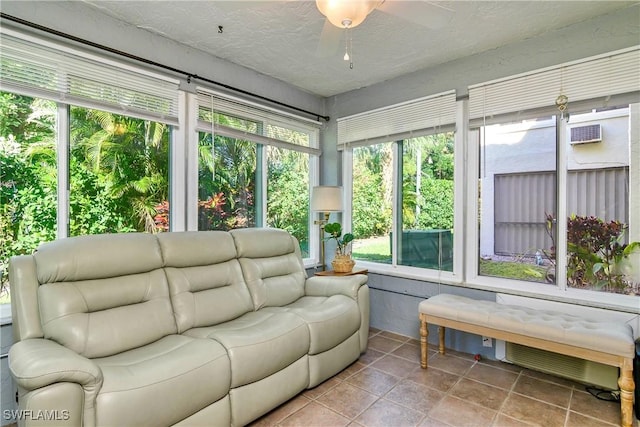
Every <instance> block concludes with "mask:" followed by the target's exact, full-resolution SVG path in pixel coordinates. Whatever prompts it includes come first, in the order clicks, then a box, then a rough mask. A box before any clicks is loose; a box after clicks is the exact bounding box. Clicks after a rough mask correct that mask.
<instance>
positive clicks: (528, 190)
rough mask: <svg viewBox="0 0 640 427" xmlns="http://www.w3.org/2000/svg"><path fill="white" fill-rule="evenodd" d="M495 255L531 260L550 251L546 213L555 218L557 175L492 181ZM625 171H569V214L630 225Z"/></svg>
mask: <svg viewBox="0 0 640 427" xmlns="http://www.w3.org/2000/svg"><path fill="white" fill-rule="evenodd" d="M494 180H495V193H494V194H495V197H494V207H495V214H494V221H495V223H494V227H495V228H494V233H495V247H494V251H495V253H496V254H499V255H529V256H533V255H535V252H536V250H537V249H540V248H545V249H548V248H550V246H551V239H550V238H549V236H548V235H547V233H546V231H545V213H546V212H551V213H555V210H556V190H555V186H556V184H555V172H536V173H521V174H506V175H496V176H495V178H494ZM628 183H629V169H628V168H625V167H621V168H607V169H591V170H579V171H569V173H568V176H567V212H568V213H569V215H571V214H575V215H579V216H596V217H598V218H602V219H604V220H605V221H611V220H615V219H617V220H619V221H621V222H622V223H625V224H627V223H628V212H629V184H628Z"/></svg>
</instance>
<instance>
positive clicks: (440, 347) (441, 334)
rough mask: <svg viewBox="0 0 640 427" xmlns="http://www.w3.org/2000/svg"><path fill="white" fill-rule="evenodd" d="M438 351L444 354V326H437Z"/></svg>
mask: <svg viewBox="0 0 640 427" xmlns="http://www.w3.org/2000/svg"><path fill="white" fill-rule="evenodd" d="M438 350H439V351H440V354H444V326H438Z"/></svg>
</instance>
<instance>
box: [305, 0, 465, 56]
mask: <svg viewBox="0 0 640 427" xmlns="http://www.w3.org/2000/svg"><path fill="white" fill-rule="evenodd" d="M316 7H317V8H318V10H319V11H320V13H322V14H323V15H324V16H325V17H326V21H325V24H324V27H323V28H322V34H321V35H320V42H319V44H318V48H317V51H316V54H317V55H318V56H321V57H327V56H331V55H333V54H335V53H336V51H337V49H338V47H339V45H340V41H341V39H342V35H343V33H344V43H345V55H344V59H345V60H350V57H351V53H350V50H351V46H350V44H351V43H350V41H351V34H350V30H351V29H353V28H354V27H356V26H358V25H360V24H362V23H363V22H364V20H365V19H366V18H367V16H368V15H369V14H370V13H371V12H373V11H374V10H379V11H381V12H383V13H387V14H390V15H393V16H397V17H399V18H402V19H404V20H406V21H408V22H413V23H415V24H418V25H421V26H424V27H427V28H431V29H438V28H442V27H444V26H445V25H447V23H449V21H450V20H451V17H452V15H453V12H454V11H453V9H450V8H448V7H446V6H443V5H441V4H438V3H434V2H430V1H424V0H423V1H403V0H316ZM350 67H351V68H353V63H350Z"/></svg>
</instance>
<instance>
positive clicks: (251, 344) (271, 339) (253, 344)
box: [212, 324, 308, 348]
mask: <svg viewBox="0 0 640 427" xmlns="http://www.w3.org/2000/svg"><path fill="white" fill-rule="evenodd" d="M300 328H304V329H305V330H308V329H307V325H306V324H302V325H300V326H296V327H295V328H294V329H290V330H288V331H286V332H284V333H282V334H279V335H277V336H275V337H271V338H269V339H267V340H262V341H252V342H251V343H250V344H245V345H234V346H232V347H227V346H225V348H243V347H253V346H255V345H256V344H262V343H266V342H269V341H273V340H274V339H277V338H281V337H283V336H286V335H289V334H290V333H292V332H294V331H296V330H298V329H300ZM212 338H214V339H215V338H216V337H215V336H214V337H212Z"/></svg>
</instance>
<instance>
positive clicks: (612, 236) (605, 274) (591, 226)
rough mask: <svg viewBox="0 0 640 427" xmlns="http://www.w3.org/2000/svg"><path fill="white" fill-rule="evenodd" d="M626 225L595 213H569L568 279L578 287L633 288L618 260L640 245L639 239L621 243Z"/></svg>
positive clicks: (607, 289)
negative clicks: (593, 214) (591, 214)
mask: <svg viewBox="0 0 640 427" xmlns="http://www.w3.org/2000/svg"><path fill="white" fill-rule="evenodd" d="M625 229H626V226H625V225H624V224H622V223H621V222H619V221H609V222H605V221H603V220H602V219H601V218H596V217H594V216H589V217H586V216H575V215H572V216H571V217H570V218H569V219H568V222H567V281H568V283H569V285H570V286H572V287H578V288H590V287H595V288H596V289H602V290H605V291H607V292H618V293H623V292H627V291H629V290H631V289H632V284H631V283H630V282H629V279H628V278H627V277H626V275H625V274H624V273H623V272H622V271H620V268H619V267H620V264H621V262H622V261H623V260H625V259H626V258H628V256H629V255H630V254H631V253H632V252H634V251H636V250H638V249H640V242H631V243H629V244H624V243H622V237H623V233H624V230H625Z"/></svg>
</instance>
